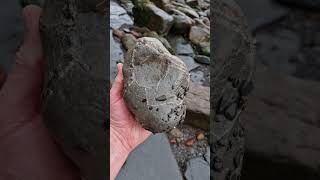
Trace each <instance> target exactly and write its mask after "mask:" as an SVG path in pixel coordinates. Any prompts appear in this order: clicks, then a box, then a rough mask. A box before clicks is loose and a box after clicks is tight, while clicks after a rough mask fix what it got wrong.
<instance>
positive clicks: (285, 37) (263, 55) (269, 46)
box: [256, 28, 301, 74]
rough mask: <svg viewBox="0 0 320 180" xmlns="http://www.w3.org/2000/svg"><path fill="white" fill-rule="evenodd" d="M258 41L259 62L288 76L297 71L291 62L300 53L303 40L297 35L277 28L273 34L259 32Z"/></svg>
mask: <svg viewBox="0 0 320 180" xmlns="http://www.w3.org/2000/svg"><path fill="white" fill-rule="evenodd" d="M256 39H257V55H256V57H257V60H258V61H260V62H261V63H263V64H265V65H267V66H269V67H271V68H272V69H274V70H276V71H279V72H283V73H286V74H293V73H294V72H295V71H296V65H295V64H293V63H292V61H291V60H292V58H293V57H294V56H296V55H297V54H298V52H299V51H300V45H301V39H300V37H299V36H298V34H297V33H295V32H293V31H290V30H285V29H280V28H276V29H275V30H273V31H272V34H271V33H270V32H269V31H262V32H260V31H259V32H258V33H257V35H256Z"/></svg>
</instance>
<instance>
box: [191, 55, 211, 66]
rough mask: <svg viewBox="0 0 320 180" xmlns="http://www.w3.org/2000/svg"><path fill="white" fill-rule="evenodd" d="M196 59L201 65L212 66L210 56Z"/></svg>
mask: <svg viewBox="0 0 320 180" xmlns="http://www.w3.org/2000/svg"><path fill="white" fill-rule="evenodd" d="M194 59H195V60H196V61H197V62H198V63H201V64H206V65H209V64H210V57H208V56H203V55H196V56H195V57H194Z"/></svg>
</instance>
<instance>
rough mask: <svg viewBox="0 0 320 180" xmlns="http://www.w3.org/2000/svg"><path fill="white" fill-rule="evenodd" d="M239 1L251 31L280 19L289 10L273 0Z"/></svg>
mask: <svg viewBox="0 0 320 180" xmlns="http://www.w3.org/2000/svg"><path fill="white" fill-rule="evenodd" d="M237 3H238V4H239V6H240V7H241V9H242V10H243V13H244V15H245V16H246V17H247V18H248V23H249V28H250V30H251V31H253V30H255V29H256V28H257V27H260V26H262V25H265V24H268V23H271V22H273V21H274V20H276V19H279V18H280V17H282V16H284V15H286V14H287V13H288V11H289V9H288V8H285V7H283V6H280V5H279V4H277V3H275V2H274V1H273V0H259V1H256V0H237Z"/></svg>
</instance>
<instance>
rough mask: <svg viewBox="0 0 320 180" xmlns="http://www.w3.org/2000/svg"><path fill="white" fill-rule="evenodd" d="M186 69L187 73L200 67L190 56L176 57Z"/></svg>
mask: <svg viewBox="0 0 320 180" xmlns="http://www.w3.org/2000/svg"><path fill="white" fill-rule="evenodd" d="M178 57H179V58H180V59H181V60H182V61H183V62H184V63H185V64H186V66H187V67H188V71H189V72H190V71H191V70H193V69H195V68H197V67H199V66H200V65H199V64H198V63H196V62H195V61H194V59H193V58H192V57H190V56H178Z"/></svg>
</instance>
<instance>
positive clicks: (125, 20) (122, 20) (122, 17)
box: [110, 1, 133, 29]
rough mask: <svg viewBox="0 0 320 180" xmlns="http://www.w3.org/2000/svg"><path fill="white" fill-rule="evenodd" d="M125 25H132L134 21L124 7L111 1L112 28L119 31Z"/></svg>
mask: <svg viewBox="0 0 320 180" xmlns="http://www.w3.org/2000/svg"><path fill="white" fill-rule="evenodd" d="M123 24H129V25H132V24H133V21H132V19H131V18H130V16H129V15H128V13H127V11H126V10H125V9H124V8H123V7H121V6H120V5H119V4H118V3H117V2H115V1H110V27H111V28H113V29H119V28H120V27H121V26H122V25H123Z"/></svg>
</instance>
